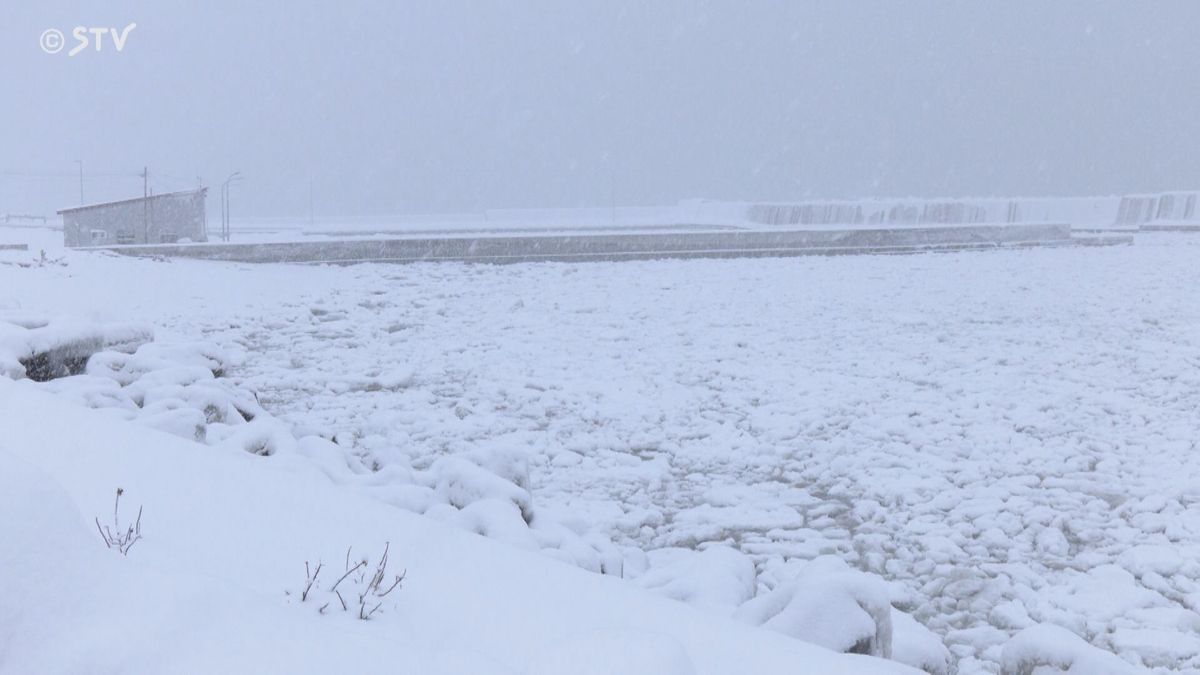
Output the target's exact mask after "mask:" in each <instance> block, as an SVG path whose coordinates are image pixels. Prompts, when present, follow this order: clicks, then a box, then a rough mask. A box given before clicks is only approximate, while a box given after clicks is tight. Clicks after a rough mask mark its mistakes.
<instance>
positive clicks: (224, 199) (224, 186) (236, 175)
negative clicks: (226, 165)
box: [221, 171, 242, 241]
mask: <svg viewBox="0 0 1200 675" xmlns="http://www.w3.org/2000/svg"><path fill="white" fill-rule="evenodd" d="M241 177H242V172H241V171H234V172H233V173H231V174H229V178H226V179H225V182H224V183H221V239H222V240H224V241H229V184H230V183H233V182H235V181H237V180H241Z"/></svg>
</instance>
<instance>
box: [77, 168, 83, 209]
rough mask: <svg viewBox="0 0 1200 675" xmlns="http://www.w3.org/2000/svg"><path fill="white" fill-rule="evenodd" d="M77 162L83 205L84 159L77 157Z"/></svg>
mask: <svg viewBox="0 0 1200 675" xmlns="http://www.w3.org/2000/svg"><path fill="white" fill-rule="evenodd" d="M75 163H76V164H78V165H79V205H80V206H83V160H82V159H77V160H75Z"/></svg>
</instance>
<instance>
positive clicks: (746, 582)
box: [636, 546, 756, 614]
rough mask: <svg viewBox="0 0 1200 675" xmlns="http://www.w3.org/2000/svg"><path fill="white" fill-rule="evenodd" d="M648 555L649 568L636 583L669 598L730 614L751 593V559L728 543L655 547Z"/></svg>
mask: <svg viewBox="0 0 1200 675" xmlns="http://www.w3.org/2000/svg"><path fill="white" fill-rule="evenodd" d="M649 558H650V569H649V570H648V571H647V572H646V573H645V574H643V575H641V576H640V577H638V578H637V582H636V583H637V584H638V585H639V586H641V587H642V588H647V589H650V590H653V591H655V592H657V593H658V594H660V595H663V596H666V597H668V598H672V599H674V600H679V601H681V602H686V603H688V604H690V605H692V606H694V607H699V608H702V609H707V610H710V611H714V612H717V613H722V614H730V613H732V612H733V611H734V610H735V609H737V608H738V607H739V606H740V605H742V604H743V603H745V602H746V601H748V600H750V599H751V598H753V597H754V591H755V580H756V573H755V570H754V563H753V561H751V560H750V558H748V557H747V556H746V555H745V554H744V553H742V552H740V551H738V550H736V549H733V548H730V547H728V546H710V547H708V548H705V549H703V550H701V551H693V550H690V549H679V548H671V549H658V550H655V551H651V552H650V553H649Z"/></svg>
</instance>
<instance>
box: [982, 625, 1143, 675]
mask: <svg viewBox="0 0 1200 675" xmlns="http://www.w3.org/2000/svg"><path fill="white" fill-rule="evenodd" d="M1000 663H1001V670H1000V672H1001V674H1002V675H1035V674H1036V675H1043V674H1045V675H1048V674H1049V673H1053V672H1058V673H1068V674H1069V675H1133V674H1134V673H1138V672H1141V671H1140V670H1139V669H1136V668H1135V667H1134V666H1131V665H1130V664H1128V663H1126V662H1124V661H1122V660H1121V659H1119V658H1117V657H1116V656H1114V655H1112V654H1109V653H1108V652H1105V651H1103V650H1100V649H1097V648H1095V647H1093V646H1091V645H1089V644H1088V643H1087V642H1085V641H1084V640H1083V638H1081V637H1079V636H1078V635H1076V634H1074V633H1072V632H1071V631H1069V630H1067V629H1065V628H1063V627H1061V626H1055V625H1053V624H1048V623H1042V624H1038V625H1036V626H1030V627H1029V628H1026V629H1025V630H1023V631H1021V632H1019V633H1017V634H1016V635H1015V636H1013V637H1012V639H1011V640H1009V641H1008V643H1007V644H1005V645H1004V650H1003V652H1002V654H1001V657H1000Z"/></svg>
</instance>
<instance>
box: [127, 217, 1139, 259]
mask: <svg viewBox="0 0 1200 675" xmlns="http://www.w3.org/2000/svg"><path fill="white" fill-rule="evenodd" d="M1128 241H1130V240H1129V239H1128V238H1106V239H1104V240H1102V241H1101V240H1096V241H1091V242H1088V241H1085V240H1079V239H1073V238H1072V237H1071V228H1070V226H1069V225H1045V224H1041V225H966V226H942V227H914V228H889V229H863V228H849V229H807V230H785V231H779V230H774V231H759V230H741V231H730V230H722V231H693V232H666V233H664V232H657V233H612V232H609V233H583V234H539V235H518V236H513V235H504V234H496V235H489V236H477V235H471V236H455V235H452V234H447V235H444V236H439V237H428V236H422V237H401V236H397V237H391V238H372V239H343V240H331V241H302V242H290V243H262V244H184V245H165V246H114V247H105V249H106V250H111V251H115V252H118V253H122V254H125V255H134V256H166V257H184V258H198V259H204V260H223V261H232V262H290V263H355V262H396V263H407V262H421V261H469V262H483V263H516V262H531V261H564V262H579V261H590V260H597V261H603V260H638V259H654V258H731V257H779V256H800V255H839V254H856V253H859V254H861V253H912V252H921V251H942V250H946V251H949V250H968V249H988V248H999V247H1026V246H1065V245H1072V244H1078V243H1104V244H1108V243H1128Z"/></svg>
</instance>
